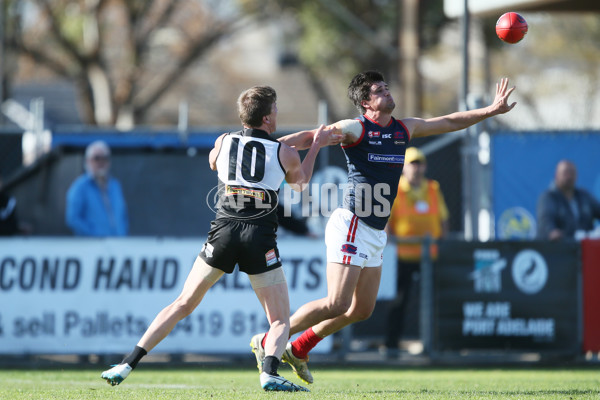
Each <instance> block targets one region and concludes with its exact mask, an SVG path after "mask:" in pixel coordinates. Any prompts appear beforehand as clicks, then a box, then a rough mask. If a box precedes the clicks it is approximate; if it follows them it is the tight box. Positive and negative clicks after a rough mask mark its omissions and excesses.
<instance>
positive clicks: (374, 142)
mask: <svg viewBox="0 0 600 400" xmlns="http://www.w3.org/2000/svg"><path fill="white" fill-rule="evenodd" d="M369 144H372V145H375V146H381V145H382V144H383V143H381V140H369Z"/></svg>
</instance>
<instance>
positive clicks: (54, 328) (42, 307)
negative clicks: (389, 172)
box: [0, 238, 395, 354]
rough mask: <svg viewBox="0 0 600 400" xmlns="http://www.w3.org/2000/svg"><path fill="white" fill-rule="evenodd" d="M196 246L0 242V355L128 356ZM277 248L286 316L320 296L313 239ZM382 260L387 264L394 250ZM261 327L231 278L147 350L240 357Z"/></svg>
mask: <svg viewBox="0 0 600 400" xmlns="http://www.w3.org/2000/svg"><path fill="white" fill-rule="evenodd" d="M203 243H204V238H193V239H190V238H186V239H176V238H107V239H84V238H9V239H0V292H1V296H2V302H0V354H111V353H126V352H128V351H129V350H131V348H132V346H134V345H135V343H137V341H138V339H139V338H140V337H141V335H142V334H143V333H144V331H145V329H146V328H147V326H148V325H149V324H150V322H151V321H152V319H153V318H154V316H155V315H156V314H157V313H158V312H159V311H160V310H161V309H162V308H163V307H165V306H166V305H168V304H169V303H170V302H172V301H173V300H174V299H175V298H176V297H177V295H178V294H179V293H180V291H181V289H182V287H183V282H184V281H185V279H186V277H187V275H188V272H189V270H190V268H191V266H192V264H193V262H194V259H195V258H196V256H197V254H198V252H199V250H200V248H201V247H202V244H203ZM278 248H279V250H280V254H281V258H282V263H283V266H284V269H285V273H286V279H287V283H288V287H289V294H290V305H291V308H292V310H294V309H295V308H297V307H299V306H301V305H302V304H304V303H306V302H308V301H311V300H315V299H317V298H320V297H324V296H326V294H327V286H326V275H325V269H326V268H325V267H326V261H325V254H326V253H325V245H324V243H323V240H322V239H309V238H293V239H292V238H290V239H285V238H282V239H280V240H279V241H278ZM385 251H386V255H385V258H387V259H388V260H390V262H392V263H393V262H394V261H393V257H394V254H395V250H394V248H393V247H392V246H389V247H388V248H387V249H386V250H385ZM385 270H386V271H388V272H386V274H387V273H395V272H394V268H385ZM394 276H395V275H394ZM394 276H392V277H388V276H387V275H384V279H383V282H382V287H381V291H380V294H379V295H380V298H391V297H393V295H394V286H393V282H395V278H394ZM267 326H268V324H267V320H266V317H265V316H264V311H263V309H262V307H261V305H260V303H259V301H258V299H257V298H256V296H255V294H254V291H253V290H252V287H251V286H250V282H249V280H248V278H247V276H246V275H245V274H243V273H238V271H237V269H236V271H235V272H234V273H233V274H231V275H227V274H226V275H225V276H224V277H223V278H222V279H221V280H220V281H219V282H217V284H216V285H215V286H214V287H213V288H211V289H210V291H209V292H208V293H207V295H206V296H205V298H204V299H203V301H202V303H201V304H200V306H199V307H198V308H197V309H196V311H194V312H193V313H192V314H191V315H190V316H189V317H187V318H186V319H184V320H182V321H181V322H179V324H178V325H177V326H176V328H175V330H174V331H173V332H172V334H171V335H169V336H168V337H167V338H166V339H165V340H164V341H163V342H161V343H160V344H159V345H158V346H157V348H156V349H155V350H154V351H155V352H158V353H169V354H177V353H183V352H185V353H202V354H211V353H212V354H242V353H247V352H248V349H249V347H248V343H249V340H250V338H251V337H252V336H253V335H254V334H256V333H259V332H263V331H265V330H266V329H267ZM331 346H332V340H331V338H328V339H326V340H324V341H323V343H322V344H320V345H319V346H318V348H317V349H315V351H316V352H329V351H330V350H331Z"/></svg>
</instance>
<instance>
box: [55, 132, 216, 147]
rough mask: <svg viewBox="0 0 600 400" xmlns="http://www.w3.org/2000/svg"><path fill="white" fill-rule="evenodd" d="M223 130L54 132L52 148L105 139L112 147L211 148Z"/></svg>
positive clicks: (82, 145)
mask: <svg viewBox="0 0 600 400" xmlns="http://www.w3.org/2000/svg"><path fill="white" fill-rule="evenodd" d="M221 133H223V132H213V131H210V132H209V131H207V132H194V133H189V134H187V136H185V138H184V137H182V136H180V135H179V133H178V132H156V133H155V132H148V131H131V132H100V133H99V132H97V131H96V132H94V133H91V134H88V133H82V132H69V133H66V132H53V133H52V148H56V147H61V146H74V147H85V146H87V145H88V144H90V143H92V142H94V141H96V140H103V141H105V142H106V143H107V144H108V145H109V146H110V147H111V148H153V149H164V148H176V149H178V148H188V147H195V148H202V149H210V148H212V147H213V146H214V144H215V140H216V139H217V137H218V136H219V135H220V134H221Z"/></svg>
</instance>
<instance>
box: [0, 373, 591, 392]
mask: <svg viewBox="0 0 600 400" xmlns="http://www.w3.org/2000/svg"><path fill="white" fill-rule="evenodd" d="M280 372H281V374H282V375H283V376H285V377H287V378H290V379H291V380H293V381H294V382H297V383H300V382H299V380H298V379H297V378H296V377H295V376H293V375H292V372H291V371H290V370H289V369H288V368H286V367H282V368H281V370H280ZM100 373H101V371H100V370H91V369H85V370H73V369H68V370H0V399H2V400H17V399H77V400H85V399H103V400H104V399H124V400H148V399H164V400H175V399H235V400H246V399H265V398H268V399H279V398H285V399H291V398H292V397H294V398H312V399H319V400H321V399H323V400H327V399H363V400H364V399H368V400H371V399H536V400H538V399H561V400H564V399H566V400H571V399H596V400H597V399H600V369H599V368H584V369H581V368H578V369H536V368H526V369H500V368H499V369H492V368H485V369H478V368H473V369H459V368H447V369H431V368H411V369H407V368H397V369H392V368H385V369H384V368H369V367H360V368H357V367H348V368H330V367H324V368H323V367H321V368H319V367H318V366H316V367H315V368H314V371H313V375H314V377H315V383H314V384H313V385H310V386H309V387H310V389H311V393H265V392H264V391H262V389H261V388H260V385H259V383H258V373H257V371H256V370H255V369H250V368H244V369H231V368H217V369H215V368H209V367H197V368H185V369H166V368H163V369H150V368H143V365H142V366H140V368H138V369H137V370H136V371H135V372H133V373H132V374H131V375H130V376H129V377H128V378H127V380H126V381H125V382H123V383H122V384H121V385H120V386H115V387H112V386H110V385H108V384H106V382H105V381H103V380H102V379H100Z"/></svg>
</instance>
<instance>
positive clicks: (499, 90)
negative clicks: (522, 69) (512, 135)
mask: <svg viewBox="0 0 600 400" xmlns="http://www.w3.org/2000/svg"><path fill="white" fill-rule="evenodd" d="M514 90H515V88H514V86H513V87H511V88H510V89H509V88H508V78H502V79H501V80H500V82H499V83H496V96H495V97H494V101H493V102H492V104H490V105H489V106H487V107H483V108H478V109H475V110H469V111H459V112H455V113H452V114H448V115H444V116H442V117H435V118H429V119H420V118H405V119H403V120H402V122H403V123H404V124H405V125H406V127H407V128H408V130H409V131H410V132H411V138H414V137H419V136H421V137H422V136H431V135H439V134H441V133H447V132H454V131H458V130H461V129H465V128H467V127H469V126H471V125H474V124H476V123H478V122H481V121H483V120H484V119H487V118H489V117H493V116H494V115H498V114H504V113H507V112H509V111H510V110H512V109H513V108H514V106H515V105H516V104H517V103H516V102H514V103H512V104H509V103H508V97H509V96H510V94H511V93H512V92H513V91H514Z"/></svg>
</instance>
